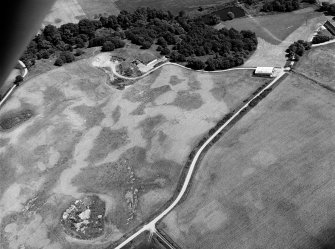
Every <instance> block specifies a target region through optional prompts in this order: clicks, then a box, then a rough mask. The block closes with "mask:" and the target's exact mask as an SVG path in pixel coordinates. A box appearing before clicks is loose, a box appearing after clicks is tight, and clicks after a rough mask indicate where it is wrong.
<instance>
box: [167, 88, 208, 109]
mask: <svg viewBox="0 0 335 249" xmlns="http://www.w3.org/2000/svg"><path fill="white" fill-rule="evenodd" d="M203 103H204V102H203V101H202V98H201V95H200V94H199V93H190V92H188V91H180V92H178V94H177V97H176V99H175V100H174V102H173V103H172V105H175V106H178V107H180V108H182V109H184V110H187V111H190V110H196V109H199V108H200V107H201V106H202V105H203Z"/></svg>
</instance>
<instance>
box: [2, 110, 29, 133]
mask: <svg viewBox="0 0 335 249" xmlns="http://www.w3.org/2000/svg"><path fill="white" fill-rule="evenodd" d="M32 116H33V111H32V110H22V111H18V112H12V113H6V114H4V115H3V116H2V117H1V118H0V130H9V129H12V128H14V127H16V126H18V125H21V124H22V123H24V122H25V121H27V120H28V119H30V118H31V117H32Z"/></svg>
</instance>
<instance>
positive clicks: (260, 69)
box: [255, 67, 275, 77]
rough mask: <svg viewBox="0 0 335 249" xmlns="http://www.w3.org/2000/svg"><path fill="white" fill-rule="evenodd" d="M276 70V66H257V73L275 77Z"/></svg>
mask: <svg viewBox="0 0 335 249" xmlns="http://www.w3.org/2000/svg"><path fill="white" fill-rule="evenodd" d="M274 71H275V68H274V67H256V70H255V75H257V76H267V77H273V74H274Z"/></svg>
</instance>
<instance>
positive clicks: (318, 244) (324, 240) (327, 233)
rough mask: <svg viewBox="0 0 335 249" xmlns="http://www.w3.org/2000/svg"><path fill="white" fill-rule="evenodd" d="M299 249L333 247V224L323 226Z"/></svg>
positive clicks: (334, 235) (334, 233) (334, 247)
mask: <svg viewBox="0 0 335 249" xmlns="http://www.w3.org/2000/svg"><path fill="white" fill-rule="evenodd" d="M298 248H299V249H335V224H334V225H332V227H329V228H323V229H321V231H320V232H319V233H318V234H317V235H316V236H312V237H311V238H310V240H309V242H308V243H306V245H304V246H301V247H298Z"/></svg>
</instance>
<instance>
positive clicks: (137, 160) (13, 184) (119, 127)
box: [0, 55, 269, 249]
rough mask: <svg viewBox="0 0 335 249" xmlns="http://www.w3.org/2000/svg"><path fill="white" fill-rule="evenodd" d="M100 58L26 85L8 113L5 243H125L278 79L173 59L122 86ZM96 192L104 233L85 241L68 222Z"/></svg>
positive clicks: (4, 115) (0, 169)
mask: <svg viewBox="0 0 335 249" xmlns="http://www.w3.org/2000/svg"><path fill="white" fill-rule="evenodd" d="M98 56H100V55H98ZM96 59H97V58H91V59H87V60H80V61H78V62H75V63H72V64H68V65H66V66H64V67H61V68H57V69H54V70H51V71H49V72H47V73H45V74H42V75H40V76H36V77H34V78H32V79H31V80H29V81H26V82H25V83H24V84H23V85H22V86H21V87H20V88H19V89H18V90H17V91H15V93H14V95H13V96H12V97H11V98H10V99H9V101H8V102H7V103H6V104H5V105H4V106H3V108H2V109H1V110H0V161H1V164H0V183H1V184H0V221H1V225H0V233H1V237H0V245H1V246H2V248H4V249H7V248H17V247H19V246H21V245H24V246H26V248H43V249H44V248H46V249H50V248H53V249H54V248H56V249H57V248H69V247H68V246H69V244H70V243H74V244H72V246H74V245H75V248H84V247H85V246H87V244H94V246H95V248H100V247H103V245H106V244H108V243H110V242H113V241H117V240H118V239H120V237H121V236H123V235H124V234H125V233H127V232H130V231H131V230H132V229H133V228H135V227H136V226H138V225H139V224H140V223H141V222H143V221H145V220H146V219H147V218H148V217H149V216H150V215H152V214H153V213H154V212H156V211H157V210H158V209H160V208H161V207H162V206H163V205H164V204H165V203H166V202H167V201H168V200H169V199H170V198H171V197H172V195H173V194H174V191H175V189H176V186H177V183H178V180H179V177H180V175H181V172H182V170H183V166H184V164H185V162H186V160H187V158H188V154H189V153H190V151H191V150H192V149H193V147H194V146H195V145H196V144H197V143H198V141H199V140H200V139H201V138H202V136H203V135H204V134H206V133H207V132H208V130H209V129H210V128H211V127H213V126H214V125H215V124H216V122H218V120H220V119H221V118H222V117H223V116H224V115H225V114H227V113H228V112H230V111H231V110H232V109H234V108H236V106H238V105H240V104H241V103H242V100H244V99H245V98H247V97H248V96H249V95H251V94H252V93H253V92H254V91H255V90H256V89H257V88H258V87H260V86H261V85H263V84H264V83H265V82H267V81H269V79H265V78H255V77H252V73H253V71H252V70H239V71H231V72H226V73H219V74H215V75H212V74H209V73H197V72H193V71H191V70H186V69H182V68H180V67H178V66H174V65H167V66H164V67H162V68H160V69H158V70H157V71H155V72H154V73H152V74H150V75H149V76H147V77H145V78H143V79H141V80H138V81H136V82H135V83H134V84H133V85H132V86H128V87H126V89H125V90H122V91H121V90H117V89H115V88H113V87H112V86H110V85H109V84H108V77H107V75H106V74H105V73H104V72H103V70H100V69H98V68H95V67H93V66H92V63H93V62H94V61H96ZM12 126H13V127H12ZM10 127H12V128H10ZM90 194H94V195H97V196H98V197H99V198H100V199H101V200H103V201H104V202H105V203H106V214H105V216H104V222H105V228H104V233H103V235H102V236H101V237H99V238H97V239H94V240H91V241H89V242H88V241H86V242H85V243H82V242H80V243H76V242H78V241H77V240H76V239H73V238H72V237H69V236H66V235H65V234H64V233H63V229H62V227H61V224H60V222H59V219H60V217H62V213H63V212H64V211H65V210H66V209H67V208H68V207H69V206H68V205H69V203H71V202H73V201H75V200H76V199H78V198H81V197H83V196H86V195H90ZM85 248H86V247H85Z"/></svg>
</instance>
